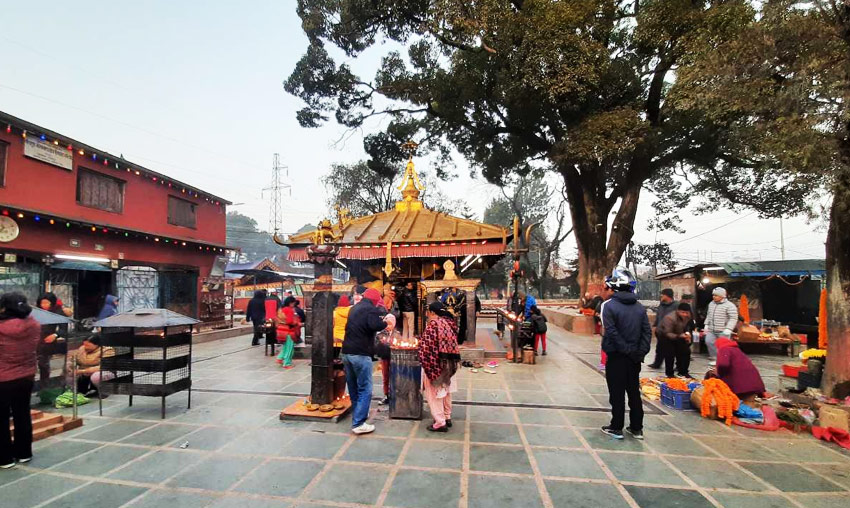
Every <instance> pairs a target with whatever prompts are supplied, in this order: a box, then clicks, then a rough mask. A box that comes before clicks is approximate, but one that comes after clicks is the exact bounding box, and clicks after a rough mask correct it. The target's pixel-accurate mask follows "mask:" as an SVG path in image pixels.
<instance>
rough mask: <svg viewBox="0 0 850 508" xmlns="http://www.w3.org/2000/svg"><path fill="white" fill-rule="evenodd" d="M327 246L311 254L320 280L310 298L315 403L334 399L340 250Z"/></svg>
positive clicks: (312, 397)
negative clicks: (336, 262)
mask: <svg viewBox="0 0 850 508" xmlns="http://www.w3.org/2000/svg"><path fill="white" fill-rule="evenodd" d="M321 247H326V246H321ZM317 250H319V249H317ZM327 250H328V249H323V252H321V256H314V257H313V258H311V261H312V262H313V263H314V265H313V266H314V270H315V276H316V282H315V284H314V285H313V290H314V291H315V292H314V293H313V295H312V296H313V298H312V301H311V302H310V303H311V305H310V308H311V310H312V312H311V315H310V324H311V325H312V326H311V331H312V341H311V344H310V346H311V348H312V351H311V360H312V367H311V370H312V381H311V386H310V401H311V402H312V403H313V404H331V403H332V402H333V386H334V384H333V375H334V372H333V311H334V308H336V304H337V302H338V301H339V296H338V295H336V294H334V293H333V292H332V289H333V275H332V270H333V260H334V259H335V258H336V252H335V251H330V252H327Z"/></svg>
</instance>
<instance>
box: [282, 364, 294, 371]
mask: <svg viewBox="0 0 850 508" xmlns="http://www.w3.org/2000/svg"><path fill="white" fill-rule="evenodd" d="M283 368H284V369H286V370H289V369H294V368H295V365H286V366H284V367H283Z"/></svg>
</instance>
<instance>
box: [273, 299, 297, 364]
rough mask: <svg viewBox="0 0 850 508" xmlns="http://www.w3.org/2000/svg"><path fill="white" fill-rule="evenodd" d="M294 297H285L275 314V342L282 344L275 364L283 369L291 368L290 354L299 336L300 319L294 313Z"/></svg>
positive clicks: (293, 350)
mask: <svg viewBox="0 0 850 508" xmlns="http://www.w3.org/2000/svg"><path fill="white" fill-rule="evenodd" d="M297 301H298V300H296V299H295V297H294V296H287V297H286V299H285V300H284V301H283V306H282V307H281V308H280V311H278V313H277V341H278V342H281V343H283V347H282V348H281V349H280V354H279V355H278V357H277V360H276V361H277V363H279V364H281V365H283V368H284V369H291V368H292V354H293V353H294V352H295V339H296V338H297V337H300V336H301V319H300V318H299V317H298V314H297V313H296V312H295V303H296V302H297Z"/></svg>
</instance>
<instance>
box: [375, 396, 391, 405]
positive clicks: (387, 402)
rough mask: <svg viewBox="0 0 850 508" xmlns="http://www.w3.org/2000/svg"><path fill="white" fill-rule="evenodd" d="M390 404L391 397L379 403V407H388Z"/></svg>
mask: <svg viewBox="0 0 850 508" xmlns="http://www.w3.org/2000/svg"><path fill="white" fill-rule="evenodd" d="M389 403H390V398H389V397H384V398H383V400H381V402H378V405H379V406H386V405H387V404H389Z"/></svg>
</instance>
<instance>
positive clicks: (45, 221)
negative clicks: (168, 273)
mask: <svg viewBox="0 0 850 508" xmlns="http://www.w3.org/2000/svg"><path fill="white" fill-rule="evenodd" d="M0 214H2V215H4V216H6V217H14V218H16V219H18V220H26V219H32V221H33V222H36V223H39V224H42V225H47V226H56V227H59V228H61V227H64V228H65V229H72V228H76V229H81V230H85V231H88V232H89V233H90V234H93V235H103V236H106V235H114V236H119V237H124V238H135V239H138V240H145V241H149V242H153V243H158V244H162V245H163V246H165V245H168V246H169V247H177V248H184V247H185V248H187V249H194V248H196V247H197V250H200V251H204V252H215V253H222V254H223V253H225V252H229V251H228V249H226V248H223V247H219V246H217V245H211V244H207V243H203V242H198V241H193V240H187V239H182V238H174V237H166V236H161V235H156V234H152V233H145V232H141V231H133V230H129V229H123V228H116V227H109V226H104V225H97V224H91V223H86V222H80V221H76V220H70V219H63V218H61V217H56V216H51V215H46V214H42V213H36V212H32V211H29V210H21V209H13V208H11V207H10V208H3V209H2V210H0Z"/></svg>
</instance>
